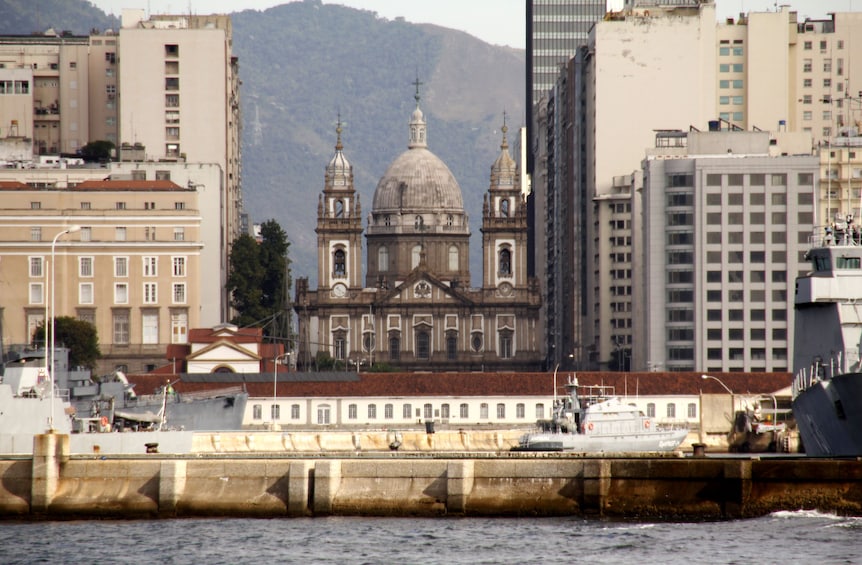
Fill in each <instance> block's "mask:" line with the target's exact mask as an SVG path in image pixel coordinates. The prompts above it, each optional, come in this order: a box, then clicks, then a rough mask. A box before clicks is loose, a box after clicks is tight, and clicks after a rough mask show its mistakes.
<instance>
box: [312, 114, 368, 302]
mask: <svg viewBox="0 0 862 565" xmlns="http://www.w3.org/2000/svg"><path fill="white" fill-rule="evenodd" d="M335 132H336V135H337V140H336V143H335V155H333V157H332V159H331V160H330V161H329V164H328V165H327V166H326V176H325V180H324V187H323V193H321V195H320V197H319V200H318V204H317V228H316V229H315V230H314V231H315V232H316V233H317V281H318V290H320V291H324V292H325V291H327V290H328V291H329V292H330V296H331V297H332V298H347V297H348V296H349V292H348V291H350V290H359V289H361V288H362V278H361V275H362V210H361V208H360V205H359V195H358V194H357V193H356V190H355V189H354V186H353V166H352V165H351V164H350V163H349V162H348V161H347V159H346V158H345V157H344V152H343V145H342V143H341V132H342V123H341V116H339V118H338V125H337V127H336V128H335Z"/></svg>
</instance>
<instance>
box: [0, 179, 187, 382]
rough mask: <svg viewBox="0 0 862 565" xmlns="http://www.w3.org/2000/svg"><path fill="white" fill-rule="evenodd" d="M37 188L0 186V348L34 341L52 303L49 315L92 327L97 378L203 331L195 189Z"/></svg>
mask: <svg viewBox="0 0 862 565" xmlns="http://www.w3.org/2000/svg"><path fill="white" fill-rule="evenodd" d="M103 176H104V175H103ZM33 184H37V183H31V184H25V183H23V182H20V181H0V200H2V203H3V204H2V205H1V206H0V256H2V258H0V287H2V302H0V323H2V338H3V342H4V345H5V346H8V345H13V344H26V343H31V342H32V336H33V332H34V330H35V329H36V327H37V326H38V325H39V324H41V323H43V321H44V319H45V316H46V312H48V310H47V308H48V307H49V306H50V304H51V302H53V305H54V316H71V317H74V318H78V319H81V320H86V321H89V322H91V323H93V324H94V325H95V327H96V329H97V331H98V335H99V344H100V348H101V351H102V355H103V359H102V361H101V365H100V367H99V371H100V372H109V371H111V370H113V369H115V368H117V367H121V368H124V369H126V370H129V369H131V370H133V371H134V370H143V369H147V368H150V367H154V366H157V365H161V364H163V363H164V354H165V350H166V347H167V345H168V344H171V343H185V342H186V339H187V334H188V330H189V328H190V327H198V326H200V311H201V302H200V294H199V293H198V292H197V291H196V289H197V288H198V287H199V285H200V281H201V270H202V264H201V251H202V249H203V244H202V242H201V215H200V207H199V198H200V194H199V193H198V191H197V190H196V189H195V188H194V187H187V186H180V185H178V184H176V183H174V182H172V181H169V180H84V181H81V182H77V183H71V184H66V183H63V182H57V183H56V184H54V185H53V186H43V187H37V186H33ZM73 226H75V228H73ZM70 228H72V229H73V230H76V231H72V233H64V232H65V231H66V230H69V229H70ZM77 228H79V229H77ZM52 259H53V261H52ZM52 263H53V264H52ZM52 271H53V272H52ZM52 295H53V299H52ZM48 315H49V316H50V315H51V314H50V313H48Z"/></svg>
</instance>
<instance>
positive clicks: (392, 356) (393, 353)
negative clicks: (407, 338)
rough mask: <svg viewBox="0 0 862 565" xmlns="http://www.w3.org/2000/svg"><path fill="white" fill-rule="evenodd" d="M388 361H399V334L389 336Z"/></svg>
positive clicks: (393, 333) (394, 333)
mask: <svg viewBox="0 0 862 565" xmlns="http://www.w3.org/2000/svg"><path fill="white" fill-rule="evenodd" d="M389 360H390V361H400V360H401V334H399V333H397V332H392V333H391V334H389Z"/></svg>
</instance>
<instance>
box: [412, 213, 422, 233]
mask: <svg viewBox="0 0 862 565" xmlns="http://www.w3.org/2000/svg"><path fill="white" fill-rule="evenodd" d="M413 227H414V228H416V229H417V230H421V229H422V228H424V227H425V220H423V219H422V216H416V217H415V218H413Z"/></svg>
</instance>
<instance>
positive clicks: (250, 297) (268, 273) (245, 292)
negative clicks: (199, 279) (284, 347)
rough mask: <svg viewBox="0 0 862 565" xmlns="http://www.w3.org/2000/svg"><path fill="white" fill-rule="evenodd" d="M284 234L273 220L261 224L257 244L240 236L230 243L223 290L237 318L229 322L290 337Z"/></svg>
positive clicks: (288, 261)
mask: <svg viewBox="0 0 862 565" xmlns="http://www.w3.org/2000/svg"><path fill="white" fill-rule="evenodd" d="M289 247H290V243H289V242H288V240H287V233H286V232H285V231H284V230H283V229H282V228H281V226H280V225H279V224H278V222H276V221H275V220H268V221H266V222H264V223H263V224H262V225H261V242H260V243H258V242H257V241H255V240H254V238H252V237H251V236H250V235H248V234H243V235H241V236H239V237H238V238H237V239H236V240H234V242H233V247H232V248H231V253H230V272H229V274H228V279H227V285H226V286H227V290H228V292H229V293H230V297H231V298H230V303H231V306H232V307H233V308H234V309H235V310H236V312H237V315H236V316H235V317H234V318H233V319H232V320H231V322H232V323H234V324H236V325H238V326H242V327H247V326H257V327H264V328H265V334H266V335H269V336H274V337H281V338H289V337H290V331H291V326H290V310H289V306H290V304H289V296H290V294H289V293H290V286H291V279H290V269H289V265H290V260H289V258H288V255H287V250H288V248H289Z"/></svg>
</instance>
